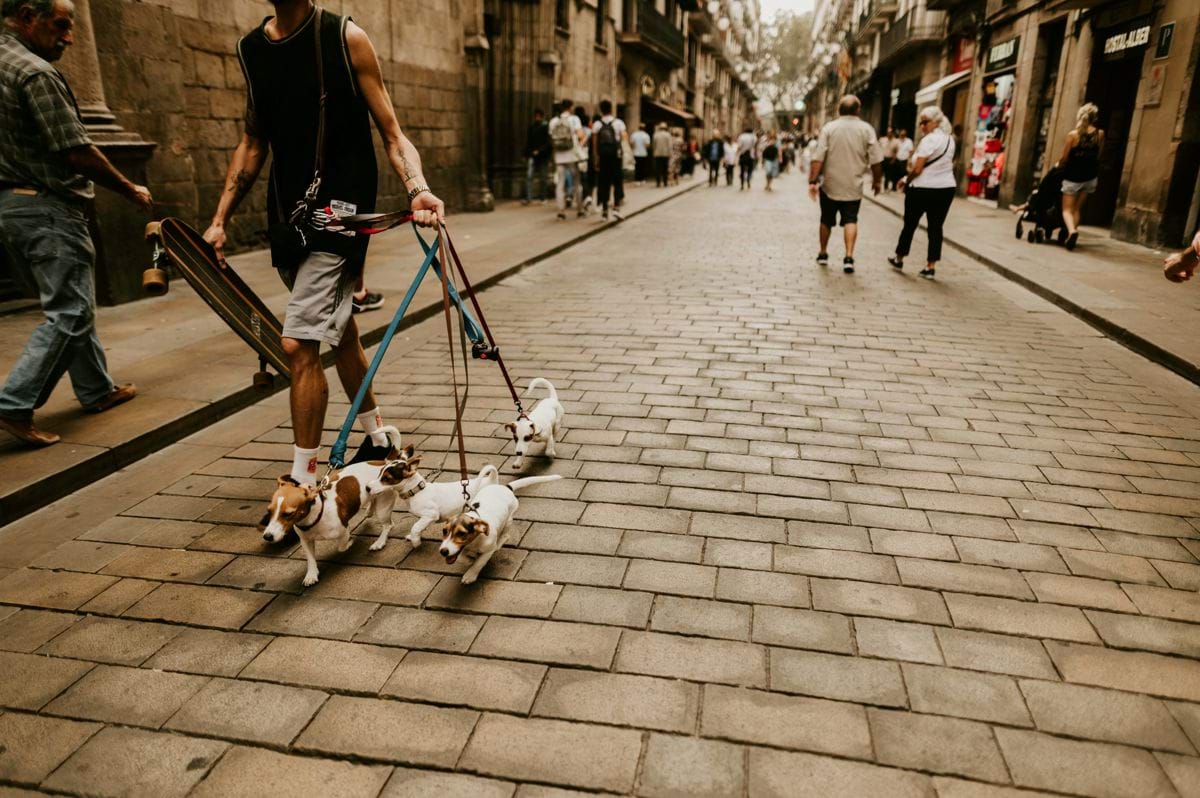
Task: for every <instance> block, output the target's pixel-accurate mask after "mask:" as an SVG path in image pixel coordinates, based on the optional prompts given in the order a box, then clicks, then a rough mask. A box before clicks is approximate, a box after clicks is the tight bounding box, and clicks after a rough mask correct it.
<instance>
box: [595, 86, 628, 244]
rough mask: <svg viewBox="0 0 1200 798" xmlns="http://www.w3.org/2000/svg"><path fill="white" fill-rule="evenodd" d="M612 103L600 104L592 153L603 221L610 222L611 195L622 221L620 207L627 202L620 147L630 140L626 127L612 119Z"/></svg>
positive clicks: (618, 216) (601, 102) (615, 209)
mask: <svg viewBox="0 0 1200 798" xmlns="http://www.w3.org/2000/svg"><path fill="white" fill-rule="evenodd" d="M612 110H613V109H612V102H611V101H610V100H601V101H600V118H599V119H598V120H597V121H596V122H595V124H593V125H592V153H593V158H594V160H595V163H596V175H597V180H598V194H599V196H598V197H597V201H598V202H599V203H600V208H601V212H600V217H601V218H602V219H605V220H607V219H608V198H609V193H610V192H611V193H612V195H613V209H614V212H615V213H616V215H617V218H618V219H620V218H621V214H620V209H621V204H622V203H623V202H624V201H625V184H624V176H623V175H622V174H621V169H622V166H621V143H622V142H624V141H627V140H628V136H627V135H626V134H625V123H624V122H623V121H622V120H620V119H617V118H616V117H615V116H613V112H612Z"/></svg>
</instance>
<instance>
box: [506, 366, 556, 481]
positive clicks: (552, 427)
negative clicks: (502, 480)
mask: <svg viewBox="0 0 1200 798" xmlns="http://www.w3.org/2000/svg"><path fill="white" fill-rule="evenodd" d="M534 388H545V389H546V391H547V394H548V395H547V396H546V397H545V398H544V399H541V400H539V401H538V403H537V404H536V405H534V406H533V409H532V410H530V411H529V415H527V416H522V417H520V418H518V419H517V420H516V421H515V422H511V421H510V422H509V423H507V424H505V425H504V427H505V429H507V430H508V434H509V435H511V436H512V439H513V443H515V444H516V445H517V446H516V449H517V459H516V460H514V461H513V468H516V469H519V468H520V467H521V464H522V463H523V462H524V461H525V453H526V452H528V451H529V444H531V443H544V444H545V445H546V448H545V454H546V457H549V458H553V457H554V456H555V454H554V442H555V441H556V440H561V439H562V435H563V416H564V415H565V411H564V410H563V406H562V402H560V401H558V391H556V390H554V385H553V384H552V383H551V382H550V380H548V379H546V378H544V377H535V378H533V379H532V380H530V381H529V387H528V388H526V389H525V393H526V394H528V393H529V392H530V391H532V390H533V389H534Z"/></svg>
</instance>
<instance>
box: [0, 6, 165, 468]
mask: <svg viewBox="0 0 1200 798" xmlns="http://www.w3.org/2000/svg"><path fill="white" fill-rule="evenodd" d="M0 15H2V16H3V25H0V243H2V244H3V245H4V247H5V248H6V249H7V251H8V253H9V255H10V257H11V258H12V259H13V261H14V263H13V266H14V268H15V270H16V273H17V274H18V275H19V276H20V278H21V279H22V280H23V281H25V282H27V283H29V284H30V286H31V287H33V286H36V288H37V291H38V296H39V298H40V300H41V303H42V312H43V313H45V315H46V320H45V321H44V322H42V323H41V325H39V326H38V328H37V329H35V330H34V331H33V334H32V335H31V336H30V337H29V342H28V343H27V344H25V349H24V350H23V351H22V352H21V355H20V357H19V358H18V359H17V362H16V364H15V365H13V368H12V371H11V372H9V375H8V380H7V382H5V384H4V389H3V391H0V429H3V430H5V431H7V432H9V433H11V434H12V435H14V436H16V437H17V438H18V439H20V440H21V441H24V442H25V443H28V444H31V445H34V446H48V445H50V444H52V443H56V442H58V440H59V437H58V436H57V435H55V434H54V433H51V432H45V431H43V430H40V429H38V428H37V427H36V426H35V425H34V423H33V411H34V410H36V409H37V408H39V407H41V406H42V405H44V404H45V403H46V400H47V399H49V398H50V393H51V392H52V391H53V390H54V386H55V385H57V384H58V381H59V380H60V379H61V378H62V375H63V374H64V373H66V374H68V375H69V376H70V378H71V386H72V387H73V388H74V389H75V396H76V398H78V399H79V402H80V404H82V405H83V406H84V408H85V409H86V410H89V411H92V412H101V411H104V410H108V409H109V408H111V407H115V406H116V405H118V404H120V403H122V402H126V401H128V400H130V399H132V398H133V397H134V396H136V395H137V390H136V389H135V388H134V387H133V385H121V386H116V385H114V384H113V381H112V378H111V377H110V376H109V375H108V365H107V363H106V362H105V359H104V350H103V349H102V348H101V346H100V340H99V338H97V337H96V317H95V295H94V293H95V292H94V286H93V277H92V267H93V265H94V261H95V256H96V251H95V249H94V248H93V246H92V240H91V237H90V236H89V235H88V226H87V219H86V217H85V215H84V210H85V207H86V205H87V203H88V202H89V201H90V200H91V199H92V198H93V197H94V196H95V194H94V192H93V189H92V182H91V181H93V180H95V181H96V182H97V183H99V184H100V185H102V186H104V187H106V188H109V189H112V190H113V191H115V192H117V193H118V194H120V195H122V196H123V197H125V198H126V199H128V200H130V201H131V202H133V203H135V204H136V205H138V206H139V207H140V208H143V209H145V210H149V209H150V207H151V204H152V200H151V198H150V192H149V190H147V189H146V187H145V186H135V185H134V184H133V183H131V182H130V181H129V180H128V179H126V178H125V176H124V175H122V174H121V173H120V172H118V171H117V170H116V168H114V167H113V165H112V164H111V163H109V162H108V159H107V158H105V157H104V154H103V153H101V152H100V150H98V149H97V148H96V146H95V145H93V144H92V142H91V139H90V138H88V134H87V131H86V130H85V129H84V127H83V122H82V121H80V118H79V109H78V107H77V105H76V103H75V96H74V95H73V94H72V93H71V89H70V87H69V86H68V85H67V81H66V79H64V78H63V76H62V75H61V74H60V73H59V71H58V70H57V69H55V68H54V67H53V66H51V62H53V61H57V60H58V59H59V58H61V57H62V54H63V53H64V52H65V51H66V49H67V48H68V47H70V46H71V43H72V33H71V31H72V28H73V27H74V24H75V20H74V15H75V7H74V5H72V4H71V2H70V1H69V0H2V4H0Z"/></svg>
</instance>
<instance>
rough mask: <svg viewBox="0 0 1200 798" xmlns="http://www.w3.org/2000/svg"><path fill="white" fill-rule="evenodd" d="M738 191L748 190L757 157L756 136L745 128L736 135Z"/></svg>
mask: <svg viewBox="0 0 1200 798" xmlns="http://www.w3.org/2000/svg"><path fill="white" fill-rule="evenodd" d="M737 150H738V180H739V182H738V191H743V190H749V188H750V178H751V177H752V176H753V175H754V164H755V162H756V161H757V159H758V137H757V136H755V135H754V131H753V130H751V129H750V128H746V129H745V130H743V131H742V133H741V135H739V136H738V137H737Z"/></svg>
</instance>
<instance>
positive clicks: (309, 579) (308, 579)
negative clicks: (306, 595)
mask: <svg viewBox="0 0 1200 798" xmlns="http://www.w3.org/2000/svg"><path fill="white" fill-rule="evenodd" d="M318 579H319V577H318V576H317V574H316V573H315V572H314V573H311V574H305V575H304V586H305V587H312V586H313V585H315V584H316V583H317V580H318Z"/></svg>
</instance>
